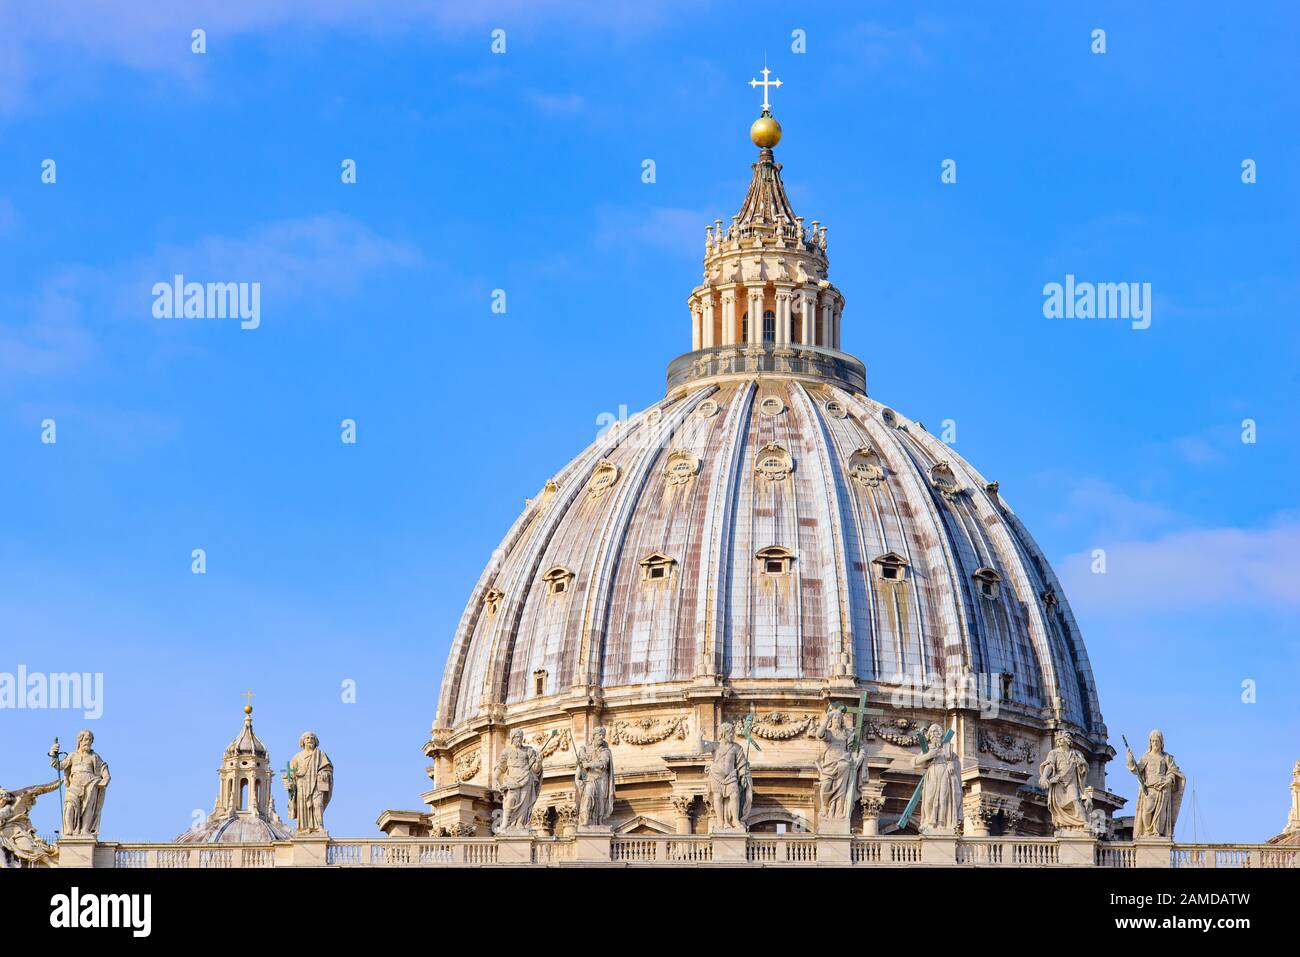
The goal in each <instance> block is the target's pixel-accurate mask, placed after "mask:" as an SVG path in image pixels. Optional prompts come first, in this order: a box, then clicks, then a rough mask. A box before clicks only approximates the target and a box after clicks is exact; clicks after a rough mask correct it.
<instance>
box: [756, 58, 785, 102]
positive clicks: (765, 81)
mask: <svg viewBox="0 0 1300 957" xmlns="http://www.w3.org/2000/svg"><path fill="white" fill-rule="evenodd" d="M771 72H772V71H771V70H769V69H768V68H767V64H763V79H761V80H750V81H749V85H750V86H751V87H759V86H761V87H762V88H763V112H764V113H770V112H771V110H772V107H771V106H770V105H769V104H768V102H767V88H768V87H769V86H774V87H776V88H777V89H780V88H781V81H780V79H776V80H769V79H768V78H767V77H768V75H769V74H770V73H771Z"/></svg>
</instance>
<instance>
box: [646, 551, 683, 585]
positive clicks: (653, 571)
mask: <svg viewBox="0 0 1300 957" xmlns="http://www.w3.org/2000/svg"><path fill="white" fill-rule="evenodd" d="M638 564H639V565H640V566H641V580H642V581H643V582H664V581H667V580H668V579H670V578H672V575H673V566H674V565H676V564H677V559H675V558H669V557H668V556H667V555H665V554H664V553H663V552H653V553H651V554H649V555H647V556H646V557H645V558H643V559H641V561H640V562H639V563H638Z"/></svg>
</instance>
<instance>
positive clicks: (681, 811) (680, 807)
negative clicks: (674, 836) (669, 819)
mask: <svg viewBox="0 0 1300 957" xmlns="http://www.w3.org/2000/svg"><path fill="white" fill-rule="evenodd" d="M672 805H673V814H674V817H675V819H676V822H675V823H676V829H677V833H678V834H690V833H691V809H692V808H693V807H694V806H695V795H694V794H674V795H673V796H672Z"/></svg>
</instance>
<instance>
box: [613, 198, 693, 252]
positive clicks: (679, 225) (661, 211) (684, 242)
mask: <svg viewBox="0 0 1300 957" xmlns="http://www.w3.org/2000/svg"><path fill="white" fill-rule="evenodd" d="M712 223H713V219H712V218H711V217H710V216H708V215H707V214H705V213H703V212H700V211H699V210H694V209H679V208H676V207H671V206H650V207H636V208H634V207H627V206H600V207H598V208H597V209H596V236H595V238H596V243H597V245H599V246H621V247H624V248H637V247H644V246H653V247H656V248H659V249H664V250H667V251H669V252H672V253H675V254H681V253H687V252H689V253H691V254H692V255H701V254H703V252H704V227H705V226H706V225H712Z"/></svg>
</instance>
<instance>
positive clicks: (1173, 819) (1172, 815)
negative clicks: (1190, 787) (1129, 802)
mask: <svg viewBox="0 0 1300 957" xmlns="http://www.w3.org/2000/svg"><path fill="white" fill-rule="evenodd" d="M1124 744H1125V751H1127V752H1128V755H1127V763H1128V769H1129V770H1130V771H1132V772H1133V773H1134V774H1136V775H1137V779H1138V800H1137V811H1136V813H1135V814H1134V816H1133V836H1134V837H1138V838H1141V837H1158V838H1164V839H1165V840H1167V841H1172V840H1173V839H1174V825H1175V824H1176V823H1177V822H1178V809H1179V808H1180V807H1181V806H1182V803H1183V789H1184V788H1185V787H1186V786H1187V779H1186V778H1185V777H1183V772H1182V771H1179V770H1178V765H1177V764H1175V763H1174V756H1173V755H1172V754H1169V753H1167V752H1166V751H1165V736H1164V735H1163V734H1161V733H1160V731H1158V730H1157V731H1152V732H1151V734H1150V735H1149V736H1148V737H1147V753H1146V754H1144V755H1142V757H1140V758H1138V759H1137V760H1136V761H1135V760H1134V759H1133V749H1132V748H1130V747H1128V742H1127V740H1126V741H1125V742H1124Z"/></svg>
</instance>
